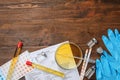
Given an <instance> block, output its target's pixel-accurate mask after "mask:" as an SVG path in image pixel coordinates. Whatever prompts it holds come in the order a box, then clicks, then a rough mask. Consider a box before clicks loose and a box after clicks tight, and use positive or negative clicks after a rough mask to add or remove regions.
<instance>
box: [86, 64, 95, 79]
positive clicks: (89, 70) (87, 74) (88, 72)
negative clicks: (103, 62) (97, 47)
mask: <svg viewBox="0 0 120 80" xmlns="http://www.w3.org/2000/svg"><path fill="white" fill-rule="evenodd" d="M94 73H95V65H93V66H92V67H90V68H89V69H88V70H87V71H86V73H85V77H87V78H88V79H90V78H91V77H92V76H93V74H94Z"/></svg>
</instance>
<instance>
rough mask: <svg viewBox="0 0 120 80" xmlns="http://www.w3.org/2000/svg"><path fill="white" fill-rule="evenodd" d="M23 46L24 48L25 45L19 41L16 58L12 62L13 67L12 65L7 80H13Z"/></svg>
mask: <svg viewBox="0 0 120 80" xmlns="http://www.w3.org/2000/svg"><path fill="white" fill-rule="evenodd" d="M22 46H23V43H22V42H21V41H19V42H18V44H17V48H16V51H15V54H14V57H13V59H12V61H11V65H10V68H9V71H8V74H7V79H6V80H11V77H12V73H13V72H14V68H15V65H16V63H17V61H18V58H19V54H20V53H21V50H22Z"/></svg>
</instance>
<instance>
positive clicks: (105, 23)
mask: <svg viewBox="0 0 120 80" xmlns="http://www.w3.org/2000/svg"><path fill="white" fill-rule="evenodd" d="M119 15H120V1H119V0H0V65H2V64H4V63H5V62H7V61H8V60H10V59H11V58H12V56H13V54H14V50H15V47H16V43H17V42H18V40H19V39H20V40H22V41H23V42H24V47H23V50H22V51H25V50H29V51H34V50H37V49H41V48H44V47H47V46H51V45H54V44H57V43H60V42H63V41H66V40H69V41H71V42H74V43H76V44H78V45H79V46H80V47H82V49H83V52H84V51H85V49H86V48H87V46H86V43H87V42H88V41H89V40H91V39H92V38H93V37H95V38H96V39H97V40H98V42H99V43H98V44H97V45H96V46H95V47H94V49H93V53H92V56H91V58H92V59H96V58H99V56H100V55H98V54H96V48H97V47H99V46H102V47H103V48H104V49H105V47H104V45H103V42H102V40H101V36H102V35H103V34H107V29H108V28H111V29H115V28H118V29H119V30H120V16H119ZM89 66H91V65H89ZM78 70H79V72H80V70H81V67H79V68H78ZM85 80H87V79H85ZM90 80H95V75H94V76H93V77H92V78H91V79H90Z"/></svg>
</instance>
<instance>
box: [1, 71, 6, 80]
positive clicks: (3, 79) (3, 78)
mask: <svg viewBox="0 0 120 80" xmlns="http://www.w3.org/2000/svg"><path fill="white" fill-rule="evenodd" d="M0 80H6V79H5V77H4V76H3V74H2V72H1V70H0Z"/></svg>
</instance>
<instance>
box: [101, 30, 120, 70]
mask: <svg viewBox="0 0 120 80" xmlns="http://www.w3.org/2000/svg"><path fill="white" fill-rule="evenodd" d="M102 40H103V43H104V45H105V46H106V48H107V49H108V51H109V53H110V55H109V54H106V55H107V59H108V60H109V61H110V65H111V66H112V67H113V68H114V69H116V70H117V71H118V72H120V67H119V65H120V34H119V32H118V30H117V29H115V30H114V32H113V31H112V30H111V29H108V37H107V36H105V35H103V36H102Z"/></svg>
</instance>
